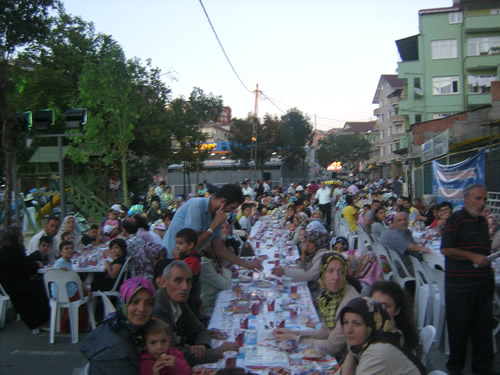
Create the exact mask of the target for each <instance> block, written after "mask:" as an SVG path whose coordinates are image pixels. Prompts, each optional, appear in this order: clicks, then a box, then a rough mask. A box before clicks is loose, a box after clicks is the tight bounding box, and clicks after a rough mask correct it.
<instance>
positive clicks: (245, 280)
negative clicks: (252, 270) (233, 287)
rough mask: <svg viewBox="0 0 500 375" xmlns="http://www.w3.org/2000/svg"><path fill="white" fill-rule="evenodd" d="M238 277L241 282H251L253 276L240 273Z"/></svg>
mask: <svg viewBox="0 0 500 375" xmlns="http://www.w3.org/2000/svg"><path fill="white" fill-rule="evenodd" d="M238 279H239V280H240V282H241V283H249V282H250V281H252V278H251V277H250V276H247V275H240V276H238Z"/></svg>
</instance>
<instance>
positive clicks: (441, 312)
mask: <svg viewBox="0 0 500 375" xmlns="http://www.w3.org/2000/svg"><path fill="white" fill-rule="evenodd" d="M422 267H423V268H424V271H425V274H426V276H427V277H428V279H429V281H430V282H431V284H432V286H433V289H434V293H433V297H434V299H433V301H432V303H433V305H432V310H433V313H432V325H433V326H434V327H435V328H436V342H437V344H438V345H440V343H441V337H442V335H443V332H444V331H445V330H446V325H445V321H446V319H445V318H446V307H445V291H444V271H441V270H439V269H436V268H432V267H431V266H430V265H429V264H427V263H426V262H422ZM446 341H448V340H446Z"/></svg>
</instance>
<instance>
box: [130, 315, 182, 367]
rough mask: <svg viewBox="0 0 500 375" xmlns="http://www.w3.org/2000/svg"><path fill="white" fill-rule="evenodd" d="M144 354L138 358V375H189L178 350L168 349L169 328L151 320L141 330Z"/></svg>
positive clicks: (162, 323) (161, 322)
mask: <svg viewBox="0 0 500 375" xmlns="http://www.w3.org/2000/svg"><path fill="white" fill-rule="evenodd" d="M143 334H144V345H145V346H146V352H145V353H142V354H141V356H140V363H139V369H140V375H184V374H186V375H189V374H191V368H190V367H189V365H188V363H187V361H186V359H185V358H184V355H183V354H182V352H181V351H180V350H177V349H176V348H173V347H170V337H171V333H170V327H169V326H168V324H167V323H165V322H164V321H163V320H160V319H152V320H151V321H150V322H149V323H148V324H146V326H145V327H144V328H143Z"/></svg>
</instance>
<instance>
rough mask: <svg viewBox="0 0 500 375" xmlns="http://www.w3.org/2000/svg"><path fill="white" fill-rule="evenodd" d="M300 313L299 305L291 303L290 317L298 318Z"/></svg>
mask: <svg viewBox="0 0 500 375" xmlns="http://www.w3.org/2000/svg"><path fill="white" fill-rule="evenodd" d="M298 315H299V306H298V305H290V319H291V320H296V319H297V316H298Z"/></svg>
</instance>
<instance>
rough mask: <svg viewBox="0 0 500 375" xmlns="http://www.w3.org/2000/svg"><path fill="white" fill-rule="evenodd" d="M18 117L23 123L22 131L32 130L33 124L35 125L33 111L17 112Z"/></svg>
mask: <svg viewBox="0 0 500 375" xmlns="http://www.w3.org/2000/svg"><path fill="white" fill-rule="evenodd" d="M16 118H17V120H18V121H19V123H20V124H21V129H22V131H24V132H28V131H29V130H31V126H32V125H33V116H32V114H31V111H26V112H20V113H18V114H16Z"/></svg>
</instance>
